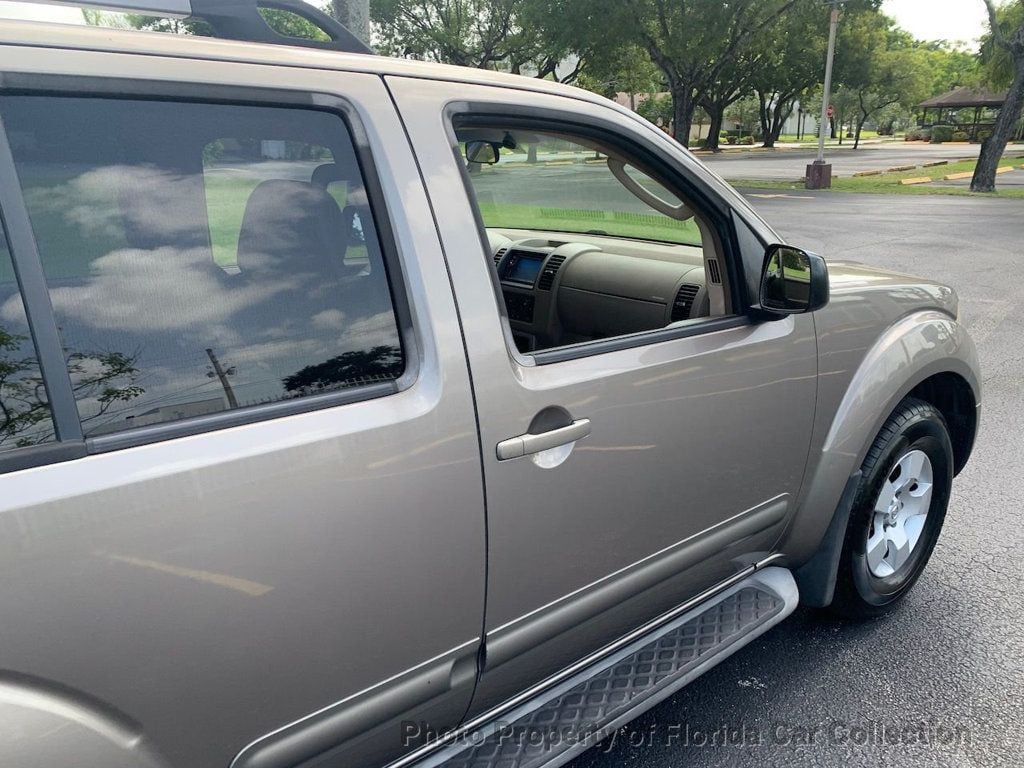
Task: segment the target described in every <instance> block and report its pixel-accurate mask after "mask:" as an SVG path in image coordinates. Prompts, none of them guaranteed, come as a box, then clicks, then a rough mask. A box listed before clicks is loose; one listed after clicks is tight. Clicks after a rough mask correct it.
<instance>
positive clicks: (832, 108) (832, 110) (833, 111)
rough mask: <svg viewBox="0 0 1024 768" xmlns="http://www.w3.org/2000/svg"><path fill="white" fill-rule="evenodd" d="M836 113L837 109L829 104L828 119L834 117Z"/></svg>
mask: <svg viewBox="0 0 1024 768" xmlns="http://www.w3.org/2000/svg"><path fill="white" fill-rule="evenodd" d="M835 113H836V108H835V107H833V106H832V105H831V104H829V105H828V109H826V110H825V114H826V115H827V116H828V117H832V116H833V115H835Z"/></svg>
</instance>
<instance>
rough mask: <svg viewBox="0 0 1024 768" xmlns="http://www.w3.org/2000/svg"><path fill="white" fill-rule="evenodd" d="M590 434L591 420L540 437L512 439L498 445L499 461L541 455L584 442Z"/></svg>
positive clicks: (584, 420) (551, 431)
mask: <svg viewBox="0 0 1024 768" xmlns="http://www.w3.org/2000/svg"><path fill="white" fill-rule="evenodd" d="M589 434H590V419H577V420H576V421H574V422H573V423H572V424H570V425H569V426H567V427H559V428H558V429H552V430H549V431H547V432H541V433H540V434H539V435H531V434H529V433H527V434H525V435H520V436H519V437H510V438H509V439H508V440H502V441H501V442H500V443H498V461H507V460H508V459H518V458H520V457H521V456H529V455H530V454H531V453H540V452H541V451H546V450H548V449H549V448H558V447H559V446H562V445H565V444H566V443H574V442H576V441H577V440H582V439H583V438H584V437H586V436H587V435H589Z"/></svg>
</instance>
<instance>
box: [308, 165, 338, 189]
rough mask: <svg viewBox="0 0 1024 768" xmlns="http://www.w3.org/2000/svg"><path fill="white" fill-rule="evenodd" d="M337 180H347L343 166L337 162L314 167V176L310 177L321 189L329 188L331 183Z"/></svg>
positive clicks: (311, 181) (312, 182)
mask: <svg viewBox="0 0 1024 768" xmlns="http://www.w3.org/2000/svg"><path fill="white" fill-rule="evenodd" d="M336 181H345V175H344V174H343V173H342V170H341V166H340V165H338V164H337V163H324V164H323V165H318V166H317V167H316V168H315V169H313V177H312V178H311V179H310V183H311V184H313V185H314V186H317V187H320V188H321V189H327V187H328V186H329V185H331V184H333V183H334V182H336Z"/></svg>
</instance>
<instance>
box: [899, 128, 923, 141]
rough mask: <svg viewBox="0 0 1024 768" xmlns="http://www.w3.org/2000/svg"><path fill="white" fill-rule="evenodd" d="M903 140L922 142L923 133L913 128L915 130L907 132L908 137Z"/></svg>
mask: <svg viewBox="0 0 1024 768" xmlns="http://www.w3.org/2000/svg"><path fill="white" fill-rule="evenodd" d="M903 140H904V141H920V140H921V132H920V131H919V130H917V128H913V129H911V130H909V131H907V133H906V135H905V136H904V137H903Z"/></svg>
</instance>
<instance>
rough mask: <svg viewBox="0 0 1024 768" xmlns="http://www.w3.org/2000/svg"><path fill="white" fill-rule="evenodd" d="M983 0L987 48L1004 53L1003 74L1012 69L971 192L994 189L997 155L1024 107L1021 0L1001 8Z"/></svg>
mask: <svg viewBox="0 0 1024 768" xmlns="http://www.w3.org/2000/svg"><path fill="white" fill-rule="evenodd" d="M984 2H985V8H986V9H987V10H988V18H989V35H990V38H991V42H990V46H991V49H993V50H995V51H998V52H999V55H1000V56H1002V57H1006V61H1007V64H1008V65H1009V66H1008V67H1007V69H1008V70H1009V72H1007V73H1006V74H1010V72H1012V81H1011V83H1010V89H1009V91H1008V92H1007V94H1006V101H1005V102H1004V103H1003V106H1002V109H1000V110H999V117H998V118H997V119H996V124H995V128H993V131H992V135H991V136H989V137H988V138H987V139H985V141H984V142H982V145H981V154H980V155H979V157H978V164H977V166H975V169H974V178H972V179H971V191H972V192H995V190H996V168H997V167H998V166H999V159H1000V158H1001V157H1002V156H1003V152H1005V151H1006V145H1007V143H1008V142H1009V141H1010V136H1011V135H1012V134H1013V131H1014V128H1015V127H1016V125H1017V122H1018V121H1019V120H1020V119H1021V112H1022V111H1024V0H1015V2H1012V3H1011V4H1009V5H1005V6H1003V7H1001V8H997V7H996V5H995V3H994V1H993V0H984Z"/></svg>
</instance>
